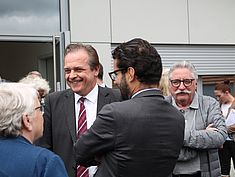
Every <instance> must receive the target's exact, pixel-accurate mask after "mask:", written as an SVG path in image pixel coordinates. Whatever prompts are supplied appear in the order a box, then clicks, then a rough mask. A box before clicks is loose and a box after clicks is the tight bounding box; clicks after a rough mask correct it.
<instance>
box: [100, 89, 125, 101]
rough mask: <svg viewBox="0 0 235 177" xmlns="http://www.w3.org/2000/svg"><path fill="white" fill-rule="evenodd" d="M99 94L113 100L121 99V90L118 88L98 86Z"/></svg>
mask: <svg viewBox="0 0 235 177" xmlns="http://www.w3.org/2000/svg"><path fill="white" fill-rule="evenodd" d="M99 94H101V95H103V96H104V97H107V96H109V97H113V98H114V99H115V100H117V101H121V92H120V90H119V89H112V88H108V87H100V86H99Z"/></svg>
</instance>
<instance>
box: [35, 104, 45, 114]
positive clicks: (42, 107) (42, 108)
mask: <svg viewBox="0 0 235 177" xmlns="http://www.w3.org/2000/svg"><path fill="white" fill-rule="evenodd" d="M37 109H39V110H40V111H41V112H42V113H44V106H43V105H41V106H38V107H36V108H35V109H34V110H37Z"/></svg>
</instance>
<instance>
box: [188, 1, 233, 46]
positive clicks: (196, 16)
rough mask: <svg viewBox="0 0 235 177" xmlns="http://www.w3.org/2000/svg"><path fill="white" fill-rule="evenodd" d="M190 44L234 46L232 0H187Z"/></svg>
mask: <svg viewBox="0 0 235 177" xmlns="http://www.w3.org/2000/svg"><path fill="white" fill-rule="evenodd" d="M188 3H189V31H190V43H191V44H235V33H234V31H235V1H234V0H189V1H188Z"/></svg>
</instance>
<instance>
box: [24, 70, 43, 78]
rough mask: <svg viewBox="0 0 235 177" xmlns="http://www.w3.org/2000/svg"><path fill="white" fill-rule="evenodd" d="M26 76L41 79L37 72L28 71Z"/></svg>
mask: <svg viewBox="0 0 235 177" xmlns="http://www.w3.org/2000/svg"><path fill="white" fill-rule="evenodd" d="M27 76H31V77H39V78H42V74H41V73H40V72H38V71H30V72H29V73H28V75H27Z"/></svg>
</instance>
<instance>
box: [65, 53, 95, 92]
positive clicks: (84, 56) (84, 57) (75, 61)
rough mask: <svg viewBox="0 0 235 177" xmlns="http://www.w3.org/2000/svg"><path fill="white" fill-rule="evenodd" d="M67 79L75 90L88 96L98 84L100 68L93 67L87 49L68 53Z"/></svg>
mask: <svg viewBox="0 0 235 177" xmlns="http://www.w3.org/2000/svg"><path fill="white" fill-rule="evenodd" d="M64 61H65V62H64V71H65V79H66V81H67V84H68V85H69V87H70V88H71V89H72V90H73V92H75V93H77V94H79V95H81V96H86V95H87V94H88V93H89V92H90V91H91V90H92V89H93V88H94V87H95V85H96V81H97V76H98V73H99V68H98V67H97V68H95V69H93V70H92V69H91V67H90V66H89V64H88V63H89V55H88V53H87V51H86V50H84V49H78V50H76V51H74V52H71V53H68V54H67V55H66V56H65V59H64Z"/></svg>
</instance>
